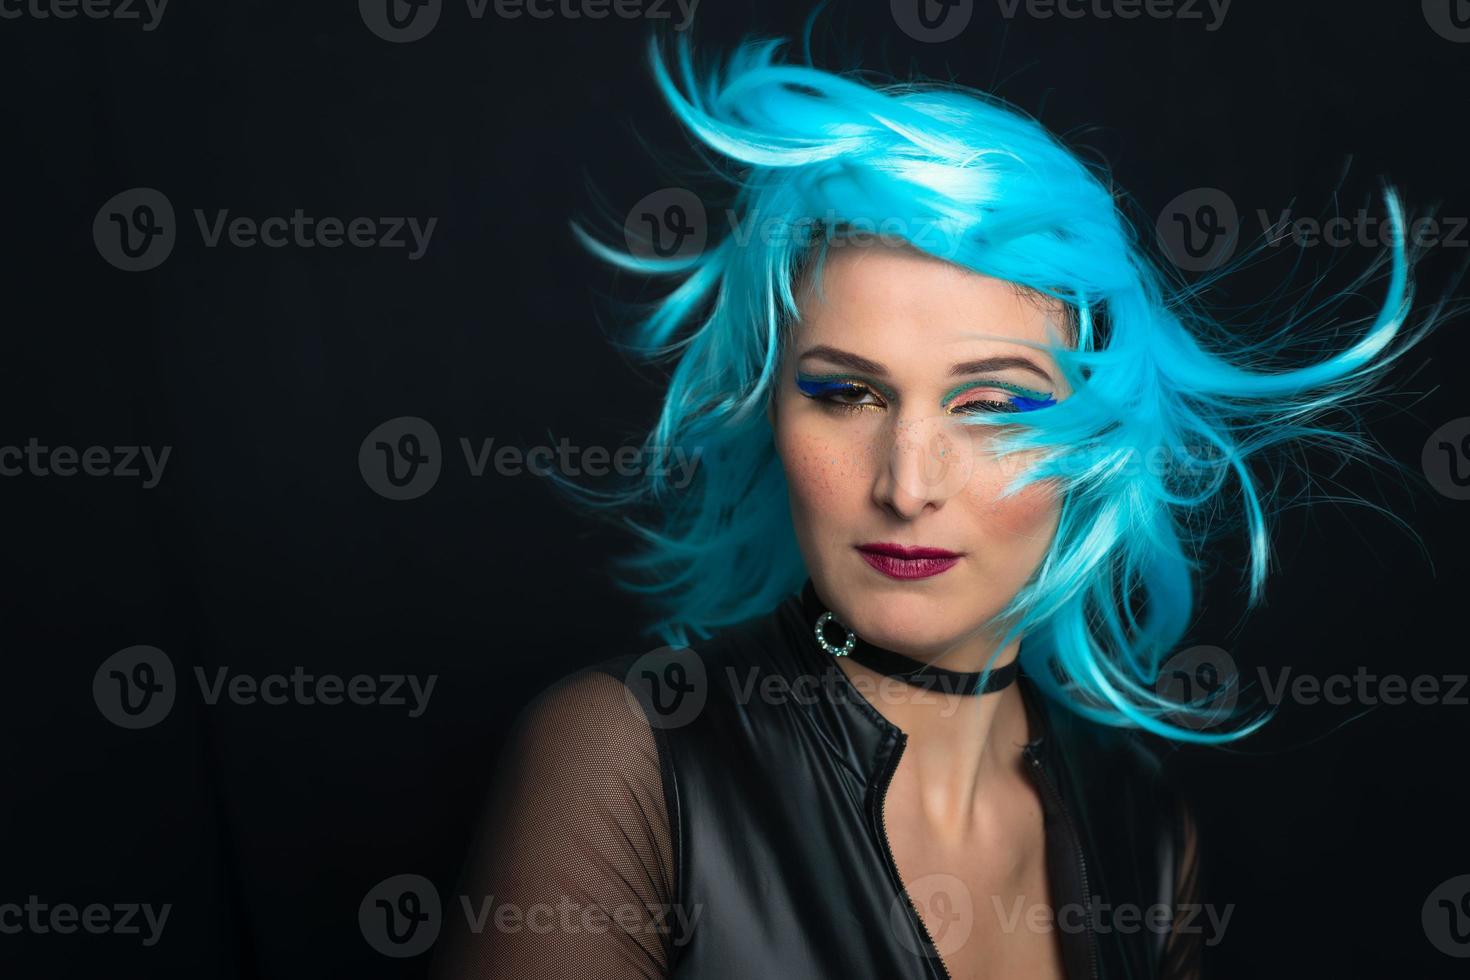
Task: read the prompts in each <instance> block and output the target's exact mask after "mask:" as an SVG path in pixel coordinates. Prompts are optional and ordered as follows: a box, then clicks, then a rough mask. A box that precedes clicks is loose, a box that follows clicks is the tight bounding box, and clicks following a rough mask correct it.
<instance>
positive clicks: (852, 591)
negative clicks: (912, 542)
mask: <svg viewBox="0 0 1470 980" xmlns="http://www.w3.org/2000/svg"><path fill="white" fill-rule="evenodd" d="M862 577H863V578H871V577H872V576H871V575H865V576H862ZM942 577H943V576H938V577H937V578H942ZM930 584H931V585H932V586H937V585H938V584H939V583H938V582H937V581H935V582H933V583H930ZM843 593H844V594H842V595H839V596H835V597H834V598H833V605H834V606H837V607H839V618H841V612H842V611H846V612H847V613H848V617H849V618H847V619H843V620H842V621H843V622H844V623H845V624H847V625H848V626H850V627H851V628H852V629H853V630H854V631H855V632H856V633H857V634H858V635H859V636H861V637H862V638H863V639H865V640H867V641H868V642H869V643H873V644H876V645H877V646H880V647H885V648H887V649H889V650H894V651H896V652H898V653H903V654H907V655H909V656H913V657H918V658H924V657H927V656H935V655H938V654H940V653H943V652H944V651H945V650H948V649H949V648H951V647H952V646H954V644H955V643H957V642H958V641H959V640H961V639H962V638H963V637H964V636H965V635H966V634H967V633H968V632H970V631H971V630H973V629H975V628H976V627H977V626H978V625H979V624H980V622H981V620H980V618H979V617H977V616H976V615H975V613H974V611H973V608H971V604H973V603H975V600H976V598H978V597H979V596H980V595H983V593H982V592H981V591H979V590H971V591H970V592H969V593H968V594H966V592H965V590H963V589H961V588H956V587H955V586H953V585H949V586H948V587H945V588H937V587H922V586H921V587H919V588H915V583H912V582H892V583H889V582H883V581H876V582H874V581H868V582H860V583H858V584H855V585H852V586H850V587H849V588H847V589H844V590H843ZM961 596H965V598H960V597H961Z"/></svg>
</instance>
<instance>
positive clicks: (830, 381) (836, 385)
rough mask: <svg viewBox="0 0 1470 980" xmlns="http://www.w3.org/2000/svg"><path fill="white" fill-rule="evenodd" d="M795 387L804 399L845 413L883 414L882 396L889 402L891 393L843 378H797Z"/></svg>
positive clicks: (867, 383)
mask: <svg viewBox="0 0 1470 980" xmlns="http://www.w3.org/2000/svg"><path fill="white" fill-rule="evenodd" d="M796 387H797V389H798V390H800V391H801V393H802V394H803V395H805V396H806V397H808V398H811V399H814V400H816V401H820V402H823V403H825V404H827V405H830V406H832V407H833V408H834V409H837V410H839V411H844V412H864V411H873V410H882V409H884V408H886V407H887V404H886V402H885V401H884V400H883V397H880V393H881V395H882V396H885V397H886V398H887V399H888V400H890V401H891V400H892V398H893V393H892V392H891V391H888V390H887V389H882V388H879V387H878V385H876V384H874V383H872V382H869V381H860V380H858V379H856V378H852V377H849V376H847V375H842V374H802V373H800V372H798V373H797V375H796Z"/></svg>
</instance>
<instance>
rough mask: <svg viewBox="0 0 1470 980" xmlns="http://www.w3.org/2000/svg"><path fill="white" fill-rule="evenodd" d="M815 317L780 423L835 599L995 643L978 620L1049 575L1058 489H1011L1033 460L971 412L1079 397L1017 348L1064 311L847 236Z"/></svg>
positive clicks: (908, 642) (922, 648)
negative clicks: (1004, 443) (999, 449)
mask: <svg viewBox="0 0 1470 980" xmlns="http://www.w3.org/2000/svg"><path fill="white" fill-rule="evenodd" d="M801 314H802V315H801V321H800V323H799V325H798V326H797V328H796V330H795V333H794V335H793V337H792V340H791V343H790V346H789V347H788V348H787V351H786V354H785V359H784V361H783V364H782V370H781V374H780V378H779V381H778V382H777V387H776V391H775V393H774V395H773V397H772V400H771V408H770V418H771V424H772V426H773V428H774V430H775V438H776V448H777V452H778V453H779V454H780V457H781V462H782V465H783V466H784V468H785V471H786V479H787V483H788V486H789V488H790V496H791V516H792V519H793V521H794V523H795V527H796V535H797V540H798V543H799V545H800V548H801V553H802V556H803V558H804V559H805V561H806V566H807V569H808V571H809V572H810V574H811V577H812V581H813V583H814V584H815V585H816V588H817V591H818V593H819V594H820V595H821V597H822V598H823V599H824V600H825V602H826V604H827V605H828V606H829V607H830V608H831V609H832V610H833V612H834V613H836V615H837V617H838V619H839V620H840V621H841V622H842V623H843V624H845V625H847V626H848V627H850V628H851V629H853V630H855V631H857V633H858V635H860V636H862V637H863V638H864V639H866V640H868V641H869V642H871V643H876V644H878V645H879V646H884V647H887V648H889V649H894V650H899V651H903V652H907V653H910V654H911V655H915V656H920V657H924V658H926V659H930V658H933V657H937V656H939V655H941V654H943V653H945V652H947V651H951V650H953V649H955V648H956V647H957V646H958V645H960V644H967V645H968V644H969V643H971V642H973V641H976V640H982V639H983V640H989V641H991V642H993V641H994V640H995V639H998V637H983V636H982V635H981V634H980V633H979V628H980V626H981V625H982V624H983V623H984V622H985V620H986V619H987V618H989V617H990V616H991V615H993V614H994V613H996V612H997V611H999V610H1000V609H1001V608H1002V607H1003V606H1004V605H1005V604H1006V603H1007V602H1008V601H1009V600H1010V599H1011V598H1012V597H1013V596H1014V595H1015V594H1016V592H1017V590H1019V589H1020V587H1021V586H1022V585H1023V584H1024V583H1025V581H1026V579H1027V578H1028V577H1029V576H1030V575H1031V573H1032V572H1033V571H1034V570H1035V569H1036V567H1037V565H1038V563H1039V562H1040V560H1041V558H1042V556H1043V555H1044V554H1045V552H1046V549H1047V547H1048V546H1049V544H1050V543H1051V539H1052V535H1053V534H1054V533H1055V531H1056V527H1057V521H1058V515H1059V501H1058V499H1057V496H1056V492H1055V487H1054V486H1053V485H1052V484H1051V483H1050V482H1039V483H1036V484H1033V485H1032V486H1030V487H1027V488H1026V489H1025V490H1023V491H1021V492H1019V493H1017V494H1013V495H1012V496H1010V497H1008V498H1006V499H1004V500H1003V499H1001V498H1000V493H1001V491H1002V489H1004V487H1005V486H1006V485H1007V484H1008V483H1009V482H1010V481H1011V480H1012V479H1013V478H1014V477H1016V476H1017V475H1018V474H1019V472H1020V471H1021V468H1022V467H1024V465H1025V463H1026V461H1027V458H1028V456H1029V455H1031V454H1027V453H1018V454H1014V455H1012V456H1011V457H1010V458H1009V459H1001V458H999V457H998V456H997V455H995V454H993V453H991V452H989V451H988V448H987V447H988V446H990V445H991V444H993V442H994V439H995V436H994V434H993V433H992V432H991V431H990V430H989V429H986V428H981V427H979V426H968V427H966V426H964V425H963V422H962V420H963V418H964V417H965V415H966V414H969V413H978V412H1018V411H1034V410H1036V409H1037V408H1039V407H1043V406H1044V405H1045V404H1047V400H1048V399H1049V398H1050V399H1055V400H1057V401H1060V400H1061V399H1063V398H1065V397H1066V395H1067V393H1068V392H1067V389H1066V387H1065V380H1064V379H1063V378H1062V375H1061V372H1060V371H1059V370H1058V368H1057V366H1056V363H1055V361H1054V360H1053V359H1052V358H1051V357H1050V356H1049V355H1047V354H1046V353H1045V352H1043V351H1039V350H1036V349H1035V348H1032V347H1028V346H1026V345H1024V344H1021V343H1017V342H1016V341H1032V342H1038V343H1048V342H1054V341H1055V338H1057V337H1060V336H1062V333H1063V327H1062V320H1061V308H1060V306H1059V305H1057V304H1051V303H1047V302H1044V301H1043V300H1041V299H1038V298H1037V297H1035V296H1032V295H1029V294H1023V293H1022V292H1021V291H1019V290H1018V289H1016V288H1015V287H1014V286H1013V285H1012V284H1010V283H1007V282H1004V281H1001V280H998V279H993V278H990V277H987V276H982V275H979V274H977V273H974V272H970V271H968V270H965V269H962V268H960V267H958V266H955V265H952V264H949V263H947V262H943V261H940V260H939V259H935V258H932V257H930V256H926V255H924V254H922V253H919V252H917V251H914V250H911V249H907V248H896V247H891V246H886V245H879V244H871V245H862V246H858V245H844V246H842V247H834V248H832V249H831V250H830V251H829V252H828V256H827V261H826V263H825V266H824V268H823V279H822V290H821V291H820V292H819V291H817V290H815V289H812V288H807V289H806V290H805V291H804V295H803V297H802V302H801ZM1049 321H1050V323H1051V324H1052V327H1053V331H1054V336H1053V337H1051V338H1049V337H1048V332H1047V324H1048V322H1049ZM975 334H988V335H990V336H989V337H986V338H980V337H976V336H975Z"/></svg>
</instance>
